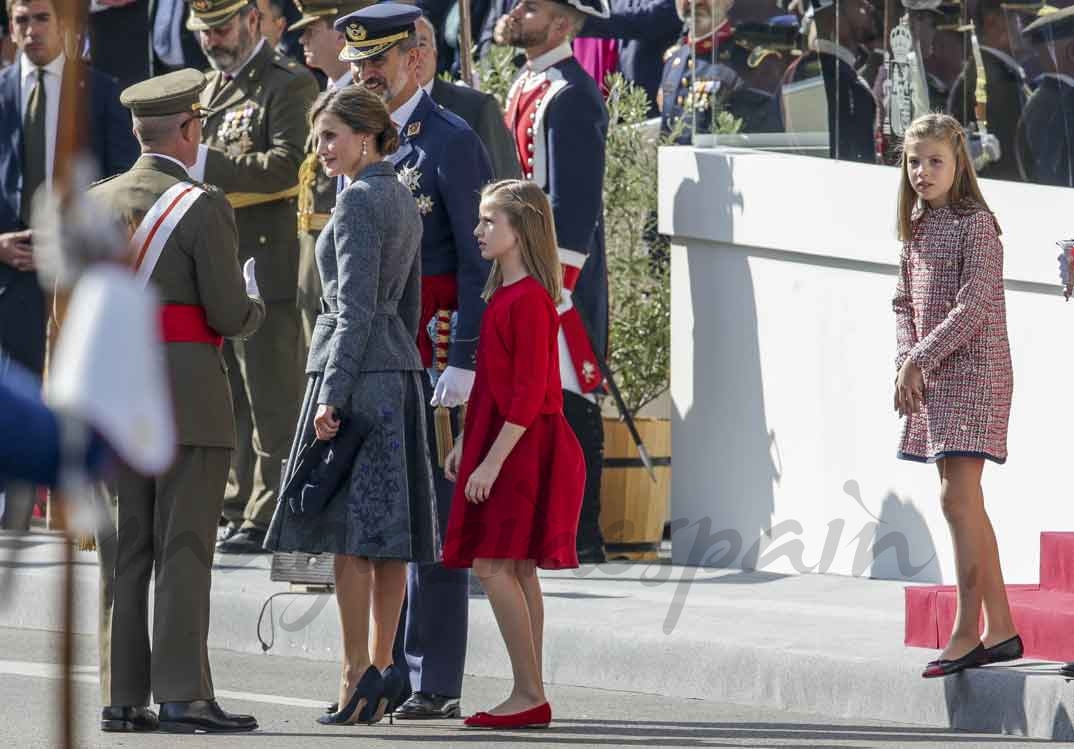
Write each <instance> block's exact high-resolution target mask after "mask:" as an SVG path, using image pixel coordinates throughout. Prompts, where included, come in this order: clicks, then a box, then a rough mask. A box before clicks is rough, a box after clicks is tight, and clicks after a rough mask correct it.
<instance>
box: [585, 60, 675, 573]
mask: <svg viewBox="0 0 1074 749" xmlns="http://www.w3.org/2000/svg"><path fill="white" fill-rule="evenodd" d="M607 83H608V98H607V105H608V139H607V143H606V146H605V149H606V150H605V153H606V157H605V168H604V237H605V250H606V253H607V257H608V302H609V315H608V317H609V330H608V365H609V367H610V368H611V370H612V373H613V375H614V376H615V380H616V382H617V384H618V385H619V391H620V393H621V394H622V396H623V403H624V406H625V408H626V410H627V411H629V412H630V415H631V416H635V415H636V414H637V413H638V411H640V410H641V408H642V407H643V406H645V405H646V404H647V403H650V402H652V401H653V400H655V399H656V398H658V397H659V396H660V395H661V394H663V393H664V392H665V391H666V390H667V388H668V384H669V382H670V359H671V275H670V271H669V264H668V245H667V240H666V239H665V238H664V237H662V236H660V235H659V234H657V233H656V197H657V175H656V162H657V147H658V146H659V144H660V141H659V138H658V136H657V134H656V133H654V132H652V130H651V129H647V128H646V127H645V126H644V122H645V119H646V114H647V112H648V109H649V100H648V97H647V95H646V93H645V91H644V90H642V89H640V88H638V87H636V86H634V85H633V84H631V83H629V82H628V81H627V80H626V79H624V78H623V77H622V76H621V75H619V74H614V75H612V76H609V78H608V81H607ZM622 416H623V415H622V414H621V415H620V418H605V420H604V443H605V444H604V475H603V478H602V482H601V497H600V498H601V527H602V529H603V531H604V538H605V543H606V545H607V549H608V556H609V557H610V558H616V557H619V558H622V557H627V558H631V559H644V558H655V557H656V554H657V550H658V548H659V544H660V539H661V537H662V535H663V530H664V523H665V522H666V520H667V500H668V492H669V490H670V485H671V469H670V466H669V463H670V455H671V425H670V422H669V421H668V420H667V419H640V418H635V419H634V422H635V425H636V427H637V429H638V433H639V434H640V436H641V438H642V440H643V441H644V443H645V446H646V448H647V449H648V451H649V454H650V455H651V456H652V458H653V460H654V462H655V463H657V465H656V466H655V467H654V472H655V476H656V481H655V482H654V481H652V480H651V479H650V477H649V474H648V473H647V471H646V470H645V469H644V468H643V467H642V464H641V460H640V459H639V457H638V452H637V449H636V447H635V445H634V441H633V439H632V437H631V435H630V432H629V430H628V429H627V426H626V423H625V421H624V419H623V418H622Z"/></svg>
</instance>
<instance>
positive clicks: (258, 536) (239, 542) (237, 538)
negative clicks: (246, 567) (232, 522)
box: [216, 528, 269, 554]
mask: <svg viewBox="0 0 1074 749" xmlns="http://www.w3.org/2000/svg"><path fill="white" fill-rule="evenodd" d="M264 543H265V532H264V531H259V530H257V529H256V528H247V529H245V530H241V531H239V532H238V533H236V534H235V535H234V536H232V537H231V538H229V539H227V540H226V541H221V542H219V543H218V544H217V545H216V550H217V551H218V552H220V553H221V554H268V553H269V552H268V549H266V548H265V547H264V546H263V545H262V544H264Z"/></svg>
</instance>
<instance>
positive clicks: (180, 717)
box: [160, 700, 257, 733]
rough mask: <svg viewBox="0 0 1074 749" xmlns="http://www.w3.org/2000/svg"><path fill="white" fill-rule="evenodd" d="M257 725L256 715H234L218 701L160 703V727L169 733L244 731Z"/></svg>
mask: <svg viewBox="0 0 1074 749" xmlns="http://www.w3.org/2000/svg"><path fill="white" fill-rule="evenodd" d="M255 728H257V720H256V719H255V718H254V716H252V715H233V714H232V713H229V712H226V711H225V710H223V709H222V708H221V707H220V705H218V704H217V703H216V700H194V701H192V702H163V703H161V705H160V730H162V731H166V732H168V733H197V732H198V731H201V732H202V733H242V732H244V731H253V730H254V729H255Z"/></svg>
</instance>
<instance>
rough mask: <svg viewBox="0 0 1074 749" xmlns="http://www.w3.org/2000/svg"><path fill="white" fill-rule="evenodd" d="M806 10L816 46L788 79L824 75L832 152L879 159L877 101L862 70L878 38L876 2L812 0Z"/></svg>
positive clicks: (838, 155) (859, 158) (834, 155)
mask: <svg viewBox="0 0 1074 749" xmlns="http://www.w3.org/2000/svg"><path fill="white" fill-rule="evenodd" d="M806 15H807V18H808V19H809V20H810V21H811V24H812V27H813V30H814V31H815V38H814V39H813V41H812V43H811V47H812V49H811V51H810V52H808V53H807V54H804V55H802V56H801V57H799V58H798V60H796V61H795V62H794V63H793V64H792V65H791V66H790V67H789V68H788V69H787V75H786V76H785V77H784V82H785V83H790V82H794V81H799V80H803V79H806V78H811V77H813V76H817V75H821V76H823V77H824V90H825V94H826V96H827V101H828V132H829V133H830V134H831V145H830V147H829V153H830V155H831V157H832V158H833V159H844V160H847V161H860V162H863V163H869V164H871V163H874V162H875V161H876V145H875V127H876V112H877V103H876V98H875V97H874V96H873V92H872V88H871V87H870V85H869V83H868V82H867V81H866V80H865V79H863V78H862V77H861V75H860V73H859V71H860V70H862V69H864V67H865V65H866V64H867V62H868V60H869V58H870V52H869V50H870V48H871V46H872V45H873V44H875V43H876V42H877V41H878V39H879V35H880V25H879V18H878V17H877V14H876V8H875V7H874V6H873V5H872V4H871V3H870V2H869V1H868V0H810V5H809V10H808V11H807V14H806ZM837 17H838V23H837Z"/></svg>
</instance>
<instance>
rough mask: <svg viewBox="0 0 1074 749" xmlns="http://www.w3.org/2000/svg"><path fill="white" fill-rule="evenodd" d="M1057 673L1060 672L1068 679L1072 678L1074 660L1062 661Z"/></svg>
mask: <svg viewBox="0 0 1074 749" xmlns="http://www.w3.org/2000/svg"><path fill="white" fill-rule="evenodd" d="M1059 673H1061V674H1062V675H1063V676H1065V677H1067V678H1068V679H1074V661H1071V662H1070V663H1064V664H1063V665H1062V666H1060V667H1059Z"/></svg>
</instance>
